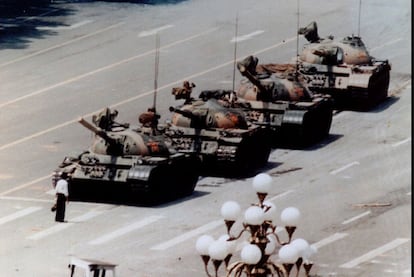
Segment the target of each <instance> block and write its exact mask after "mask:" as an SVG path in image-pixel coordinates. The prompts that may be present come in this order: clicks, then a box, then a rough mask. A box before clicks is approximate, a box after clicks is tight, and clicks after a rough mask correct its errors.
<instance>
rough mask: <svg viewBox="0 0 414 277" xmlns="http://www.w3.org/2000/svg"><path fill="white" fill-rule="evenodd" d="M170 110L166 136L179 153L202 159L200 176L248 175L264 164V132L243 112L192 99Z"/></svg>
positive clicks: (267, 147) (266, 149)
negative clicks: (194, 155)
mask: <svg viewBox="0 0 414 277" xmlns="http://www.w3.org/2000/svg"><path fill="white" fill-rule="evenodd" d="M170 111H171V112H173V115H172V118H171V124H170V127H169V128H167V131H166V133H167V136H168V137H169V138H170V139H171V143H172V144H173V146H174V148H176V149H177V150H178V151H180V152H183V153H189V154H190V153H191V154H196V155H199V156H200V157H201V159H202V174H203V175H210V174H213V175H214V174H219V175H227V176H241V175H247V174H250V173H252V172H254V171H255V170H257V169H259V168H260V167H262V166H264V165H265V164H266V163H267V160H268V157H269V154H270V151H271V147H270V142H269V139H268V136H267V131H266V129H265V128H263V127H260V126H258V125H254V124H252V123H251V122H248V121H247V120H246V118H245V114H244V113H243V111H241V110H238V109H232V108H227V107H224V106H223V105H221V104H220V103H218V100H217V99H207V100H206V101H203V100H202V99H197V100H195V99H192V98H187V99H186V101H185V103H184V104H183V105H181V106H178V107H170Z"/></svg>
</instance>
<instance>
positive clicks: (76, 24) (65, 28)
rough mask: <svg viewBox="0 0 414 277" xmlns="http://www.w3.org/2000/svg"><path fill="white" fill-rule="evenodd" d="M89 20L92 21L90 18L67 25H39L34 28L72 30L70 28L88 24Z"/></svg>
mask: <svg viewBox="0 0 414 277" xmlns="http://www.w3.org/2000/svg"><path fill="white" fill-rule="evenodd" d="M91 22H93V21H92V20H84V21H81V22H78V23H75V24H72V25H69V26H55V27H49V26H39V27H36V29H38V30H56V31H57V30H72V29H76V28H79V27H81V26H83V25H86V24H89V23H91Z"/></svg>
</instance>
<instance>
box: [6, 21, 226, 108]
mask: <svg viewBox="0 0 414 277" xmlns="http://www.w3.org/2000/svg"><path fill="white" fill-rule="evenodd" d="M217 29H218V28H217V27H214V28H211V29H208V30H206V31H204V32H201V33H198V34H195V35H192V36H189V37H187V38H184V39H181V40H177V41H175V42H172V43H170V44H167V45H165V46H162V47H160V50H163V49H167V48H170V47H172V46H175V45H177V44H181V43H184V42H187V41H190V40H192V39H195V38H197V37H200V36H203V35H205V34H207V33H210V32H213V31H215V30H217ZM154 52H155V49H153V50H149V51H147V52H144V53H141V54H138V55H135V56H131V57H129V58H126V59H123V60H120V61H118V62H115V63H112V64H109V65H107V66H104V67H100V68H97V69H95V70H92V71H89V72H86V73H84V74H81V75H78V76H75V77H72V78H69V79H67V80H65V81H62V82H60V83H56V84H54V85H50V86H48V87H45V88H42V89H39V90H36V91H34V92H32V93H29V94H26V95H23V96H20V97H18V98H15V99H13V100H9V101H6V102H4V103H1V104H0V108H2V107H4V106H7V105H10V104H14V103H16V102H19V101H21V100H24V99H27V98H30V97H33V96H37V95H40V94H43V93H45V92H47V91H49V90H52V89H55V88H58V87H61V86H64V85H67V84H70V83H73V82H75V81H79V80H81V79H84V78H86V77H89V76H92V75H95V74H97V73H100V72H103V71H106V70H108V69H112V68H115V67H117V66H120V65H124V64H126V63H129V62H131V61H133V60H136V59H138V58H141V57H144V56H148V55H150V54H153V53H154Z"/></svg>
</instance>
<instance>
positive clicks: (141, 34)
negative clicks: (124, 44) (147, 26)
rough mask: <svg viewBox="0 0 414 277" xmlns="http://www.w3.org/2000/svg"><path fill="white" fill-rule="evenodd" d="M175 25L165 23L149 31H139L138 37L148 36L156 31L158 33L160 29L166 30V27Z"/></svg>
mask: <svg viewBox="0 0 414 277" xmlns="http://www.w3.org/2000/svg"><path fill="white" fill-rule="evenodd" d="M172 27H174V25H164V26H161V27H158V28H155V29H152V30H148V31H142V32H141V33H139V35H138V37H147V36H153V35H155V34H156V33H158V32H159V31H162V30H165V29H169V28H172Z"/></svg>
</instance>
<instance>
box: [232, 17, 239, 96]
mask: <svg viewBox="0 0 414 277" xmlns="http://www.w3.org/2000/svg"><path fill="white" fill-rule="evenodd" d="M238 25H239V13H236V26H235V31H234V56H233V91H234V86H235V85H234V83H235V78H236V77H235V75H236V58H237V40H238V39H237V33H238Z"/></svg>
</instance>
